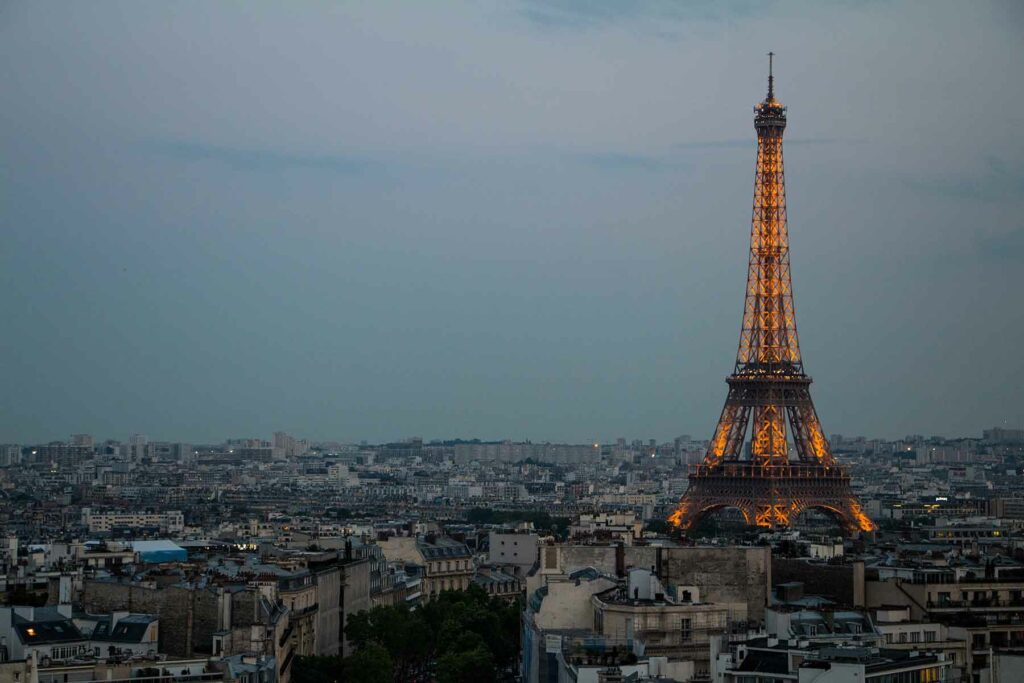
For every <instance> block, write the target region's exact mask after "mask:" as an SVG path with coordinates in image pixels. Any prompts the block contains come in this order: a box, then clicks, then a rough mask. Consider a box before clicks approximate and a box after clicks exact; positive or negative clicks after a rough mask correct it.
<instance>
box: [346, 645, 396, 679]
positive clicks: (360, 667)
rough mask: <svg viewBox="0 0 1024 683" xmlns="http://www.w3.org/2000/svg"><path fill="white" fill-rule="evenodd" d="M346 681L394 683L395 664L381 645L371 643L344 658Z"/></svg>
mask: <svg viewBox="0 0 1024 683" xmlns="http://www.w3.org/2000/svg"><path fill="white" fill-rule="evenodd" d="M341 670H342V681H344V683H392V681H394V680H395V679H394V677H393V673H392V672H393V671H394V665H393V664H392V661H391V655H389V654H388V651H387V650H385V649H384V648H383V647H382V646H381V645H378V644H377V643H370V644H369V645H367V646H366V647H364V648H362V649H361V650H357V651H356V652H355V653H353V654H352V655H351V656H350V657H346V658H345V659H343V660H342V666H341Z"/></svg>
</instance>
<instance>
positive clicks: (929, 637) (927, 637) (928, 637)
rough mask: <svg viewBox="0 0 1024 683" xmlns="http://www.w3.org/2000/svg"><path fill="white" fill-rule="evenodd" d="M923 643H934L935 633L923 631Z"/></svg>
mask: <svg viewBox="0 0 1024 683" xmlns="http://www.w3.org/2000/svg"><path fill="white" fill-rule="evenodd" d="M924 642H926V643H934V642H935V631H925V632H924Z"/></svg>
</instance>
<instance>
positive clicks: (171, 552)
mask: <svg viewBox="0 0 1024 683" xmlns="http://www.w3.org/2000/svg"><path fill="white" fill-rule="evenodd" d="M132 550H134V551H135V552H136V553H137V554H138V556H139V560H140V561H141V562H144V563H146V564H159V563H161V562H184V561H185V560H187V559H188V553H187V552H186V551H185V549H184V548H182V547H181V546H180V545H178V544H177V543H174V542H173V541H132Z"/></svg>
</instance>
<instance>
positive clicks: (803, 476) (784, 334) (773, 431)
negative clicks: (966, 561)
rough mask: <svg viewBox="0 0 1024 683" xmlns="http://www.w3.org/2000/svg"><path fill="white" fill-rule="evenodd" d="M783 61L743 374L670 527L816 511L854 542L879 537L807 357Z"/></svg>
mask: <svg viewBox="0 0 1024 683" xmlns="http://www.w3.org/2000/svg"><path fill="white" fill-rule="evenodd" d="M773 56H774V53H771V52H769V53H768V96H767V97H766V98H765V99H764V101H763V102H761V103H760V104H758V105H757V106H755V107H754V129H755V130H756V131H757V167H756V171H755V175H754V211H753V219H752V221H751V230H750V262H749V266H748V270H747V292H746V299H745V302H744V307H743V326H742V328H741V331H740V344H739V351H738V352H737V354H736V367H735V369H734V370H733V373H732V375H730V376H729V377H728V378H727V379H726V383H727V384H728V385H729V394H728V397H727V398H726V399H725V407H724V408H723V409H722V415H721V417H719V418H718V426H717V427H716V428H715V434H714V436H713V437H712V439H711V444H710V446H709V447H708V450H707V453H706V454H705V456H704V460H703V462H702V463H701V464H699V465H695V466H692V467H691V468H690V477H689V486H688V488H687V490H686V493H685V494H684V495H683V497H682V499H681V500H680V501H679V505H678V507H677V508H676V511H675V512H674V513H673V514H672V515H671V516H670V517H669V521H670V522H672V523H673V524H675V525H677V526H679V527H681V528H683V529H689V528H692V527H693V525H694V524H696V523H697V522H698V521H699V520H700V519H701V518H702V517H704V516H705V515H707V514H709V513H711V512H714V511H715V510H718V509H721V508H727V507H729V508H737V509H739V511H740V512H741V513H742V514H743V518H744V519H745V520H746V522H747V524H749V525H756V526H758V527H768V528H778V527H788V526H790V525H792V524H793V523H794V522H795V521H796V518H797V516H798V515H799V514H800V513H801V512H803V511H805V510H810V509H816V510H820V511H823V512H825V513H828V514H831V515H832V516H833V517H835V518H836V520H837V521H838V522H839V525H840V527H841V528H842V529H843V532H844V533H847V534H852V533H856V532H858V531H871V530H873V529H875V524H874V523H873V522H872V521H871V520H870V519H868V517H867V515H865V514H864V511H863V510H862V508H861V505H860V503H859V502H858V501H857V499H856V497H855V496H854V495H853V490H852V489H851V488H850V475H849V472H848V471H847V469H846V467H844V466H843V465H840V464H839V463H837V462H836V460H835V458H834V457H833V456H832V451H831V448H830V446H829V443H828V441H827V440H826V439H825V436H824V434H823V433H822V430H821V423H820V422H819V421H818V415H817V413H816V412H815V410H814V404H813V403H812V402H811V393H810V386H811V378H810V377H808V376H807V374H805V372H804V364H803V359H802V358H801V356H800V344H799V340H798V338H797V332H796V314H795V312H794V308H793V285H792V282H791V279H790V271H789V230H788V227H787V225H786V181H785V174H784V172H783V164H782V133H783V131H784V130H785V129H786V107H784V106H783V105H782V103H781V102H779V101H778V100H776V99H775V77H774V76H773V74H772V58H773ZM751 418H752V419H751ZM751 421H752V422H753V427H752V431H751V439H750V444H749V450H748V451H747V452H744V440H745V437H746V433H747V425H748V424H749V423H750V422H751ZM787 427H788V432H789V435H790V437H791V438H792V449H791V448H790V444H789V443H788V442H787ZM791 451H793V452H795V456H796V457H795V458H794V457H791V455H792V453H791Z"/></svg>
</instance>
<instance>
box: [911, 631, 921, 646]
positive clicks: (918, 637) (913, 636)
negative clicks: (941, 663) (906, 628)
mask: <svg viewBox="0 0 1024 683" xmlns="http://www.w3.org/2000/svg"><path fill="white" fill-rule="evenodd" d="M910 642H912V643H920V642H921V634H920V633H919V632H917V631H914V632H913V633H911V634H910Z"/></svg>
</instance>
